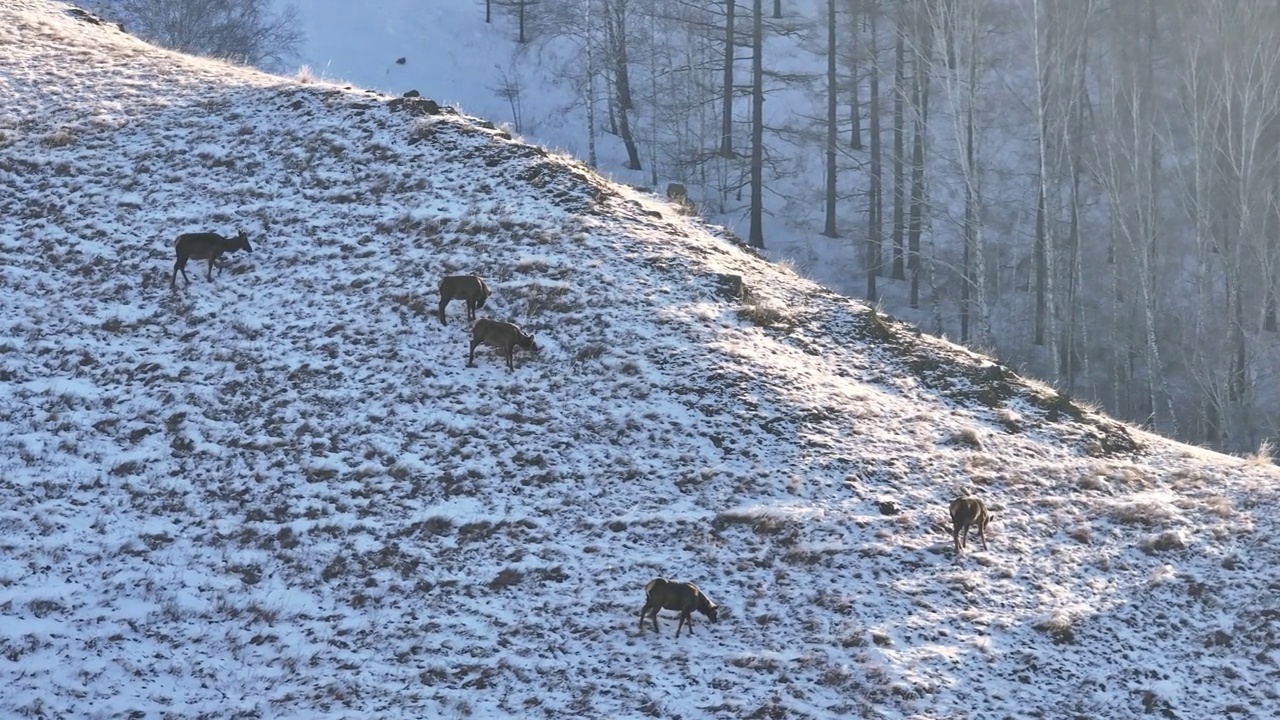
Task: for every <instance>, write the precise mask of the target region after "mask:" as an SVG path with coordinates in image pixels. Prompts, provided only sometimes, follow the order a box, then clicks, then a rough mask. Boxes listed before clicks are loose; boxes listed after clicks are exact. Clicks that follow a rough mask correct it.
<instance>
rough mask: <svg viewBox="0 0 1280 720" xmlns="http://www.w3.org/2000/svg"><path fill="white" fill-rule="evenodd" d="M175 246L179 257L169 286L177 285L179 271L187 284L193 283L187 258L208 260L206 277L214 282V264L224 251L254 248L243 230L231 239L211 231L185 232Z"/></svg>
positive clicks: (219, 267) (219, 272)
mask: <svg viewBox="0 0 1280 720" xmlns="http://www.w3.org/2000/svg"><path fill="white" fill-rule="evenodd" d="M173 248H174V250H175V251H177V254H178V259H177V260H176V261H174V263H173V276H172V277H170V278H169V287H177V284H178V273H179V272H181V273H182V279H183V280H185V281H187V285H190V284H191V278H189V277H187V260H190V259H192V258H194V259H196V260H208V261H209V272H208V273H206V274H205V279H206V280H209V281H210V282H212V281H213V266H214V264H215V263H216V262H217V260H218V258H220V257H222V254H223V253H229V252H235V251H236V250H244V251H245V252H253V248H251V247H249V235H248V234H246V233H245V231H243V230H241V231H240V233H239V234H238V235H236V236H235V237H233V238H230V239H228V238H224V237H222V236H221V235H219V234H218V233H211V232H203V233H184V234H182V235H179V236H178V239H177V240H175V241H174V243H173ZM218 274H219V275H221V274H222V266H221V265H219V266H218Z"/></svg>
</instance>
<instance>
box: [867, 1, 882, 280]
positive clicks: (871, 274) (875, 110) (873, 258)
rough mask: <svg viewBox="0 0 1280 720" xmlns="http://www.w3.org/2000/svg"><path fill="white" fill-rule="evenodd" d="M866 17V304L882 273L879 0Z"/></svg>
mask: <svg viewBox="0 0 1280 720" xmlns="http://www.w3.org/2000/svg"><path fill="white" fill-rule="evenodd" d="M866 10H867V15H868V16H869V20H870V25H871V27H870V32H869V33H868V34H869V35H870V40H871V48H870V52H871V63H870V65H871V67H870V73H871V80H870V96H869V97H868V107H867V113H868V116H869V122H870V124H871V139H870V143H871V162H870V164H869V165H868V174H869V177H868V178H867V186H868V187H867V257H866V262H867V291H866V299H867V302H876V300H878V299H879V296H878V292H877V288H876V277H877V276H878V275H880V274H881V273H882V272H883V271H884V269H883V268H884V197H883V196H884V191H883V188H884V177H883V168H884V163H883V161H882V157H883V148H882V144H883V143H882V142H881V138H880V53H879V44H878V42H877V40H876V36H877V35H878V31H879V23H878V22H876V20H877V18H878V17H879V15H880V4H879V0H868V2H867V6H866Z"/></svg>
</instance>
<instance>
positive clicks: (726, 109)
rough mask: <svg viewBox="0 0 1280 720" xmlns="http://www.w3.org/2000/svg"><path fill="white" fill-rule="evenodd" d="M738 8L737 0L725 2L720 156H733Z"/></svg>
mask: <svg viewBox="0 0 1280 720" xmlns="http://www.w3.org/2000/svg"><path fill="white" fill-rule="evenodd" d="M736 9H737V0H725V3H724V80H723V84H722V85H721V88H722V92H723V93H724V97H723V98H721V103H722V109H721V112H722V115H721V118H720V157H722V158H732V157H734V152H733V50H734V29H733V20H734V15H735V11H736Z"/></svg>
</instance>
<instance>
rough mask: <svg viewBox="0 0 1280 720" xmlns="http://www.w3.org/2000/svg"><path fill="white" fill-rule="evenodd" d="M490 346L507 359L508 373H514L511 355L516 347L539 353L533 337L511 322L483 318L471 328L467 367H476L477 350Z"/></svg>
mask: <svg viewBox="0 0 1280 720" xmlns="http://www.w3.org/2000/svg"><path fill="white" fill-rule="evenodd" d="M481 345H488V346H490V347H494V348H497V349H498V350H499V351H501V352H502V355H503V357H505V358H506V359H507V372H513V371H514V370H515V366H514V365H513V364H512V361H511V355H512V352H513V351H514V350H515V348H516V347H522V348H524V349H525V350H528V351H529V352H531V353H536V352H538V343H536V342H534V340H533V336H532V335H530V334H529V333H527V332H525V331H523V330H521V329H520V328H518V327H516V326H515V325H513V324H511V323H509V322H501V321H499V320H489V319H488V318H482V319H480V320H477V321H476V324H475V325H473V326H472V327H471V353H470V354H469V355H468V356H467V367H475V366H476V348H477V347H480V346H481Z"/></svg>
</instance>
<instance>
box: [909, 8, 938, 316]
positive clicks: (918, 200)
mask: <svg viewBox="0 0 1280 720" xmlns="http://www.w3.org/2000/svg"><path fill="white" fill-rule="evenodd" d="M913 25H914V26H915V31H914V34H915V37H916V38H917V40H916V52H915V56H914V58H913V59H912V63H911V64H912V68H913V69H914V72H913V73H912V81H911V86H912V92H911V95H912V105H913V106H914V107H913V112H912V115H913V118H914V119H913V122H912V126H913V132H912V141H911V145H912V148H911V210H910V212H909V213H908V215H909V219H908V221H907V223H908V224H907V253H908V255H907V269H908V270H910V271H911V299H910V304H911V307H912V308H918V307H920V225H921V217H922V216H923V214H924V204H925V181H924V179H925V178H924V152H925V146H924V144H925V134H926V133H927V131H928V126H929V63H930V60H931V56H932V54H933V33H932V32H930V29H929V28H927V27H921V23H920V22H919V19H918V18H913Z"/></svg>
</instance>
